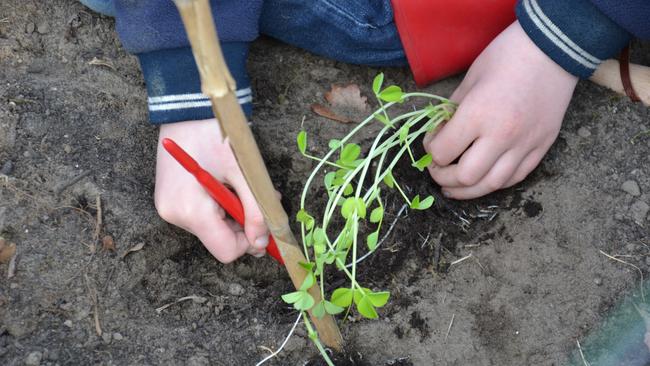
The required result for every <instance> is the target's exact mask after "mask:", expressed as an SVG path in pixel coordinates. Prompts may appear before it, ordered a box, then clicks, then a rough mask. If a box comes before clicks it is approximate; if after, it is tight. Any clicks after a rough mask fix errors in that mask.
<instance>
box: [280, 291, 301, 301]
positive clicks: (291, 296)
mask: <svg viewBox="0 0 650 366" xmlns="http://www.w3.org/2000/svg"><path fill="white" fill-rule="evenodd" d="M300 297H302V292H301V291H295V292H291V293H288V294H284V295H282V300H283V301H284V302H286V303H287V304H293V303H295V302H296V301H298V300H300Z"/></svg>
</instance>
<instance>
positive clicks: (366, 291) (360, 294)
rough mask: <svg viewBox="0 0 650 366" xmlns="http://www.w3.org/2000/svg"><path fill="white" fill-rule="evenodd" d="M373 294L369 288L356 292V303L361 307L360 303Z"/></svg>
mask: <svg viewBox="0 0 650 366" xmlns="http://www.w3.org/2000/svg"><path fill="white" fill-rule="evenodd" d="M371 292H372V291H370V289H369V288H365V287H363V288H360V289H356V290H354V294H353V296H354V303H355V304H357V305H359V302H360V301H361V299H363V298H364V297H365V296H366V294H369V293H371Z"/></svg>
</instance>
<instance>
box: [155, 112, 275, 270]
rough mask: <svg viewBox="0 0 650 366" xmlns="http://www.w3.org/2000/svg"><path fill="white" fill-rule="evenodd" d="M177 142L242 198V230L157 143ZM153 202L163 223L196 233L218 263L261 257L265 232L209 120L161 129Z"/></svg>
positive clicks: (229, 153)
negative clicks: (247, 255) (245, 256)
mask: <svg viewBox="0 0 650 366" xmlns="http://www.w3.org/2000/svg"><path fill="white" fill-rule="evenodd" d="M165 137H169V138H171V139H173V140H174V141H176V143H178V144H179V145H180V146H181V147H182V148H183V149H184V150H185V151H187V152H188V154H190V155H191V156H192V157H193V158H194V159H195V160H196V161H197V162H198V163H199V164H201V166H202V167H203V168H204V169H205V170H207V171H208V172H210V173H211V174H212V175H213V176H214V177H215V178H217V179H219V180H220V181H221V182H223V183H224V184H228V185H230V186H231V187H232V188H234V189H235V192H236V193H237V195H238V196H239V198H240V199H241V202H242V205H243V206H244V213H245V216H246V225H245V228H244V229H242V228H241V227H240V226H239V225H238V224H237V223H235V222H234V221H232V220H231V219H229V218H226V216H225V212H224V210H223V209H222V208H221V207H220V206H219V205H217V203H215V202H214V201H213V200H212V198H210V196H209V195H208V194H207V193H206V192H205V191H204V189H203V187H201V185H200V184H199V183H198V182H197V181H196V179H194V176H192V175H191V174H190V173H188V172H187V171H185V169H183V167H181V166H180V164H178V162H176V160H174V158H173V157H172V156H171V155H169V154H168V153H167V151H166V150H165V149H164V148H163V147H162V143H161V141H162V139H163V138H165ZM155 203H156V209H157V210H158V214H159V215H160V217H162V218H163V219H164V220H165V221H167V222H169V223H171V224H174V225H176V226H178V227H181V228H183V229H185V230H187V231H189V232H191V233H192V234H194V235H196V236H197V237H198V238H199V240H201V242H203V245H205V247H206V248H207V249H208V250H209V251H210V253H212V255H214V256H215V258H217V259H218V260H219V261H221V262H224V263H228V262H232V261H234V260H235V259H237V258H239V257H240V256H242V255H243V254H244V253H249V254H252V255H257V256H261V255H263V254H264V251H265V248H266V246H267V245H268V237H269V232H268V229H267V227H266V225H265V223H264V217H263V216H262V212H261V211H260V209H259V208H258V207H257V203H256V202H255V199H254V198H253V194H252V193H251V191H250V189H249V188H248V185H247V184H246V181H245V180H244V177H243V176H242V173H241V171H240V170H239V167H238V166H237V161H236V160H235V157H234V155H233V153H232V150H231V149H230V146H229V145H228V144H227V143H222V137H221V131H220V130H219V125H218V123H217V121H215V120H214V119H209V120H202V121H188V122H179V123H171V124H165V125H162V126H161V127H160V135H159V138H158V157H157V164H156V192H155Z"/></svg>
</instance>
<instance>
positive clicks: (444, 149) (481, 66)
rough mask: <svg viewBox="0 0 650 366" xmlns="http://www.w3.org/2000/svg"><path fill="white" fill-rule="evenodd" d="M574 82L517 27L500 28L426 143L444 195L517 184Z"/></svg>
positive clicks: (557, 122)
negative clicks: (444, 120)
mask: <svg viewBox="0 0 650 366" xmlns="http://www.w3.org/2000/svg"><path fill="white" fill-rule="evenodd" d="M577 81H578V79H577V78H576V77H575V76H573V75H571V74H569V73H568V72H566V71H565V70H564V69H562V68H561V67H560V66H558V65H557V64H556V63H555V62H553V61H552V60H551V59H550V58H549V57H548V56H546V54H544V53H543V52H542V51H541V50H540V49H539V48H538V47H537V46H536V45H535V44H534V43H533V42H532V41H531V40H530V39H529V38H528V36H527V35H526V33H525V32H524V31H523V29H522V28H521V26H520V25H519V22H515V23H513V24H512V25H511V26H510V27H508V28H507V29H506V30H504V31H503V32H502V33H501V34H500V35H499V36H498V37H497V38H496V39H495V40H494V41H492V43H491V44H490V45H489V46H488V47H487V48H486V49H485V50H484V51H483V53H481V55H480V56H479V57H478V58H477V59H476V60H475V61H474V63H473V64H472V66H471V68H470V69H469V71H468V73H467V75H466V76H465V79H464V80H463V82H462V83H461V84H460V86H459V87H458V89H456V91H455V92H454V94H453V95H452V97H451V99H452V100H454V101H455V102H458V103H460V106H459V108H458V111H457V112H456V114H455V115H454V117H453V118H452V119H451V120H450V121H449V122H448V123H447V124H446V125H445V126H443V127H442V128H441V129H440V130H439V131H438V132H437V133H435V134H430V135H428V136H426V137H425V139H424V147H425V149H426V150H427V151H428V152H430V153H431V154H432V155H433V164H432V165H431V166H430V168H429V173H430V174H431V176H432V177H433V179H434V180H435V181H436V182H438V184H440V186H441V187H442V189H443V193H444V194H445V195H447V196H449V197H451V198H456V199H469V198H475V197H479V196H483V195H485V194H488V193H490V192H493V191H496V190H498V189H501V188H506V187H510V186H512V185H514V184H516V183H518V182H520V181H522V180H523V179H524V178H525V177H526V176H527V175H528V173H530V172H531V171H532V170H533V169H534V168H535V167H536V166H537V164H539V162H540V160H541V159H542V157H543V156H544V154H546V152H547V151H548V149H549V147H550V146H551V144H553V141H555V139H556V138H557V135H558V133H559V131H560V126H561V124H562V119H563V117H564V112H565V111H566V108H567V106H568V104H569V101H570V100H571V95H572V94H573V89H574V88H575V85H576V83H577ZM458 157H460V159H459V161H458V162H457V163H456V164H451V163H452V162H453V161H454V160H456V159H457V158H458Z"/></svg>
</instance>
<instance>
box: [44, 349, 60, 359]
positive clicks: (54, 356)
mask: <svg viewBox="0 0 650 366" xmlns="http://www.w3.org/2000/svg"><path fill="white" fill-rule="evenodd" d="M47 359H48V360H49V361H58V360H59V351H58V350H50V351H49V352H48V353H47Z"/></svg>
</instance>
